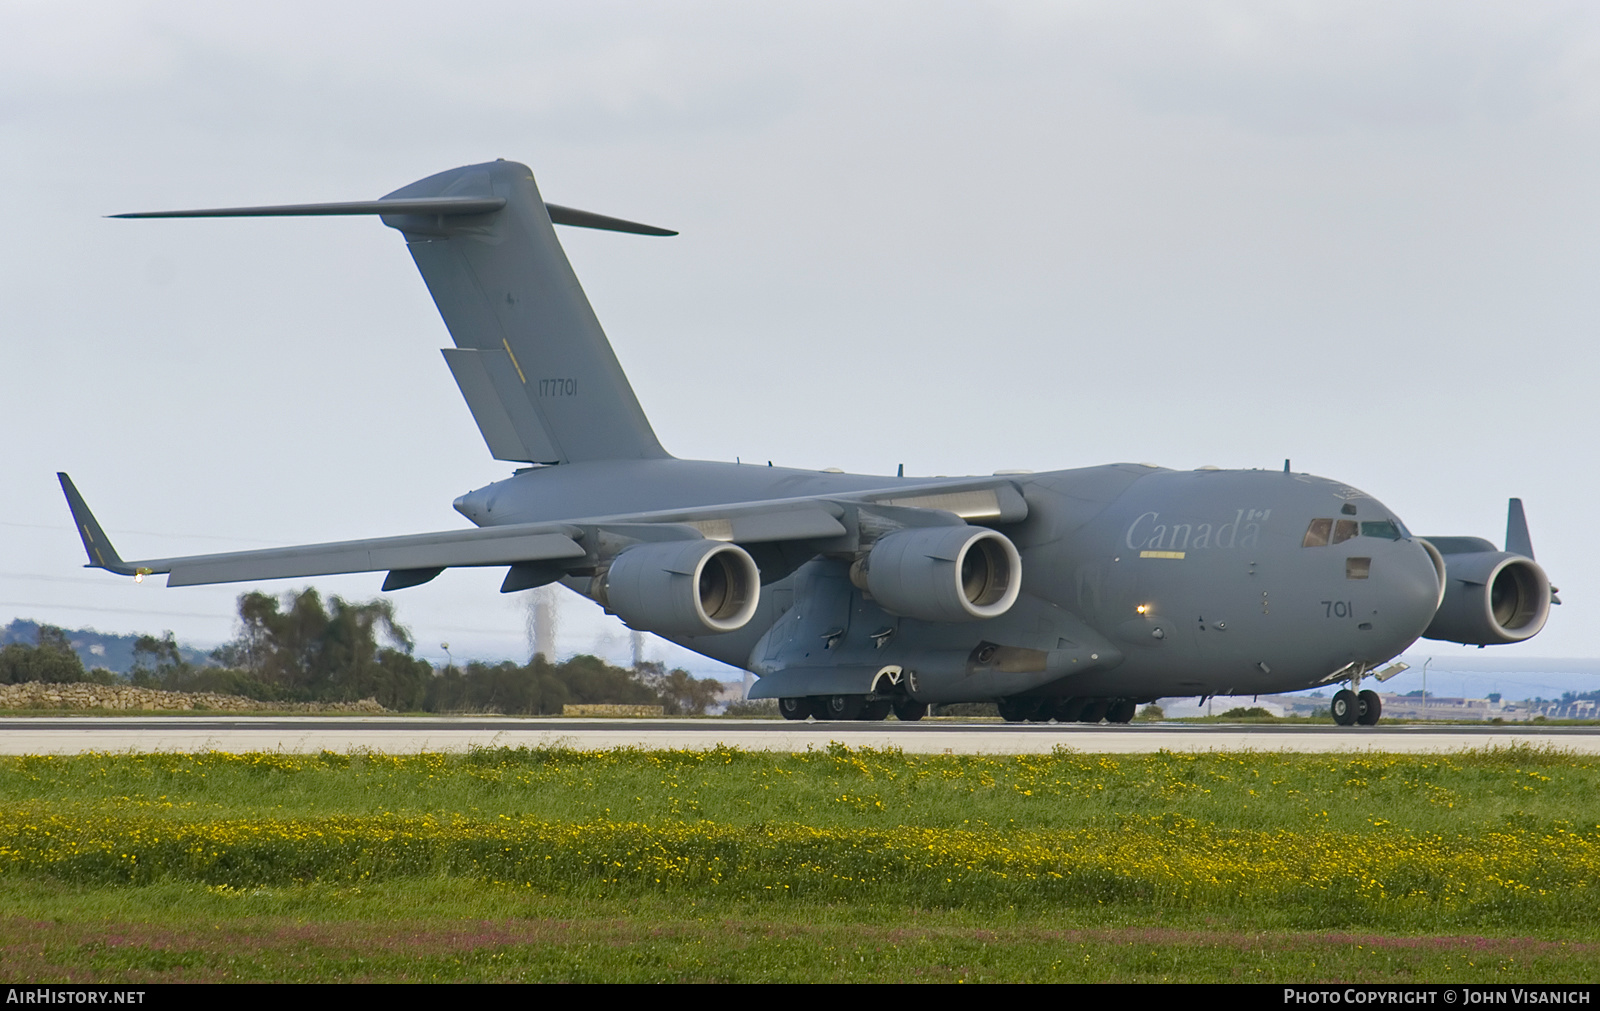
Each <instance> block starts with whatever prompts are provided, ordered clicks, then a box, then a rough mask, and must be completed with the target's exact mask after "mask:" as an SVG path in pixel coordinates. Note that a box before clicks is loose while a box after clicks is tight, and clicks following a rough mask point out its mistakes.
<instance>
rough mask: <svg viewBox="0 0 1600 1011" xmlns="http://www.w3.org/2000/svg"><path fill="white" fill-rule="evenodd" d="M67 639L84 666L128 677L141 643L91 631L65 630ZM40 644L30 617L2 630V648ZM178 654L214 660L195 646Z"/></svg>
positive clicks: (201, 661)
mask: <svg viewBox="0 0 1600 1011" xmlns="http://www.w3.org/2000/svg"><path fill="white" fill-rule="evenodd" d="M63 631H65V632H66V633H67V639H68V640H69V641H71V643H72V649H73V651H74V652H76V653H77V654H78V658H79V659H80V660H82V661H83V665H84V666H85V667H87V668H90V669H93V668H95V667H104V668H105V669H106V670H108V671H111V672H112V673H114V674H126V673H128V672H129V671H131V670H133V644H134V643H135V642H136V641H138V639H139V636H138V635H117V634H115V633H112V632H97V631H95V630H94V629H92V628H68V629H63ZM38 641H39V622H37V621H32V620H29V619H27V618H17V619H16V620H15V621H13V622H11V623H10V624H9V625H5V626H3V627H0V646H4V645H6V644H7V643H12V642H20V643H23V644H24V645H28V646H32V645H33V644H34V643H36V642H38ZM178 652H179V653H180V654H181V655H182V656H183V658H184V659H185V660H187V661H189V662H190V663H193V664H202V665H204V664H209V663H210V662H211V657H210V655H209V654H208V653H206V652H205V651H204V650H198V649H195V648H194V647H193V646H183V645H180V646H179V647H178Z"/></svg>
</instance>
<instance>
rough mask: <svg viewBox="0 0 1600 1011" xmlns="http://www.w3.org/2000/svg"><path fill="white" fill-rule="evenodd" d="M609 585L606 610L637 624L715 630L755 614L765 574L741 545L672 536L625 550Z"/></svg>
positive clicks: (676, 631) (686, 631)
mask: <svg viewBox="0 0 1600 1011" xmlns="http://www.w3.org/2000/svg"><path fill="white" fill-rule="evenodd" d="M605 586H606V607H607V609H608V610H610V611H611V612H612V613H613V614H616V615H618V616H619V617H621V618H622V620H623V621H625V622H627V623H628V624H629V626H631V627H633V628H637V629H641V630H643V631H647V632H663V633H667V634H671V635H715V634H717V633H719V632H732V631H735V630H737V629H740V628H743V627H744V625H745V623H746V622H748V621H749V620H750V618H751V616H752V615H754V614H755V613H756V604H757V603H758V602H759V601H760V597H761V573H760V570H759V569H757V568H756V563H755V560H754V559H752V558H751V557H750V555H749V553H748V552H746V551H745V550H744V549H743V548H741V547H739V546H738V545H737V544H727V543H724V542H721V541H709V540H701V541H667V542H665V543H658V544H638V545H635V546H633V547H630V548H627V549H625V550H623V551H622V552H621V553H620V554H618V555H617V557H616V560H615V561H613V562H612V563H611V570H610V571H609V572H608V573H607V574H606V584H605Z"/></svg>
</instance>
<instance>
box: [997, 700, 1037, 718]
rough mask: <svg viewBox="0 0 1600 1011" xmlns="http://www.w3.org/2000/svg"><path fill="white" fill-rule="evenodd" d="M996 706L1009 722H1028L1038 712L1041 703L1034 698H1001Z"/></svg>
mask: <svg viewBox="0 0 1600 1011" xmlns="http://www.w3.org/2000/svg"><path fill="white" fill-rule="evenodd" d="M995 708H996V709H999V710H1000V718H1001V719H1002V720H1005V721H1006V722H1007V723H1026V722H1028V721H1029V720H1031V719H1033V718H1034V715H1035V714H1036V713H1037V712H1038V709H1039V703H1038V702H1036V701H1035V700H1033V699H1000V700H999V701H997V702H996V703H995Z"/></svg>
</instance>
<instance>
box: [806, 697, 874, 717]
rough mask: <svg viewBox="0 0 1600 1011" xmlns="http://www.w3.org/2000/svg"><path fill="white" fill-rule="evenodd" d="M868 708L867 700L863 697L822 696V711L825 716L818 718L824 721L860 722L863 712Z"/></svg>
mask: <svg viewBox="0 0 1600 1011" xmlns="http://www.w3.org/2000/svg"><path fill="white" fill-rule="evenodd" d="M866 706H867V700H866V697H865V696H863V695H824V696H822V711H823V713H824V714H825V715H823V716H821V717H818V718H819V719H824V720H859V719H860V718H861V711H862V710H863V709H865V708H866Z"/></svg>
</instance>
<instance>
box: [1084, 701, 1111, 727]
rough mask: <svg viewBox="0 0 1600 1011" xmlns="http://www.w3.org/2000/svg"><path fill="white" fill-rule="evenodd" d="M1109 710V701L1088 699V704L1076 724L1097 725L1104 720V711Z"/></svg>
mask: <svg viewBox="0 0 1600 1011" xmlns="http://www.w3.org/2000/svg"><path fill="white" fill-rule="evenodd" d="M1110 708H1111V700H1110V699H1090V700H1089V704H1088V705H1086V706H1084V707H1083V712H1082V713H1080V714H1079V715H1078V722H1079V723H1099V722H1100V721H1101V720H1103V719H1105V718H1106V710H1107V709H1110Z"/></svg>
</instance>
